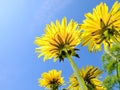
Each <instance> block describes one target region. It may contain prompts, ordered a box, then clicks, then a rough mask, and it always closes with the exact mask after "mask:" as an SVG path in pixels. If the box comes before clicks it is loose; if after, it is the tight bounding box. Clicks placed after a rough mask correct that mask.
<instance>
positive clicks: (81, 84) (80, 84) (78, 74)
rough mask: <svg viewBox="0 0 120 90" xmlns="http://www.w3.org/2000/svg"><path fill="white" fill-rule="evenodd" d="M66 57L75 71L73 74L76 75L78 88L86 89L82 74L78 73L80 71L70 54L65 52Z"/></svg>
mask: <svg viewBox="0 0 120 90" xmlns="http://www.w3.org/2000/svg"><path fill="white" fill-rule="evenodd" d="M67 58H68V60H69V62H70V64H71V66H72V68H73V70H74V73H75V75H76V77H77V80H78V83H79V86H80V89H79V90H87V87H86V85H85V82H84V80H83V78H82V76H81V75H80V71H79V69H78V67H77V66H76V64H75V62H74V61H73V59H72V58H71V56H70V55H68V54H67Z"/></svg>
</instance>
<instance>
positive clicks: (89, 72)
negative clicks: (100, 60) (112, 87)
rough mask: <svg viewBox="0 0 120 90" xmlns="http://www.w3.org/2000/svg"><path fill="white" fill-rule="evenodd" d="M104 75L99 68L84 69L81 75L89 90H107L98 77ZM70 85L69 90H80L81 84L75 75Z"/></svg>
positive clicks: (72, 76)
mask: <svg viewBox="0 0 120 90" xmlns="http://www.w3.org/2000/svg"><path fill="white" fill-rule="evenodd" d="M101 73H102V71H101V70H99V69H98V68H97V67H93V66H87V67H86V69H84V68H82V69H81V70H80V74H81V76H82V77H83V79H84V81H85V84H86V86H87V87H88V90H105V88H104V87H103V86H101V81H100V80H98V79H97V77H98V76H99V75H100V74H101ZM69 80H70V85H69V86H68V89H69V90H79V87H80V86H79V83H78V80H77V77H76V76H75V74H73V75H71V77H70V79H69Z"/></svg>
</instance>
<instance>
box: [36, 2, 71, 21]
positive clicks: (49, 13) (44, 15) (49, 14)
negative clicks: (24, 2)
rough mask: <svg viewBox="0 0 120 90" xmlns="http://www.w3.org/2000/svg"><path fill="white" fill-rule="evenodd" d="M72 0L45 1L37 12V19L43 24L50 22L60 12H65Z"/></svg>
mask: <svg viewBox="0 0 120 90" xmlns="http://www.w3.org/2000/svg"><path fill="white" fill-rule="evenodd" d="M71 2H72V0H62V1H61V0H44V1H43V2H42V3H41V5H40V7H39V10H38V12H37V15H36V18H37V19H39V20H40V21H41V22H43V21H44V22H45V21H49V20H50V19H52V18H54V17H53V16H55V15H57V13H59V12H60V11H63V10H64V8H66V7H67V6H68V5H69V4H70V3H71Z"/></svg>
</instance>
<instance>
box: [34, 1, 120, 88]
mask: <svg viewBox="0 0 120 90" xmlns="http://www.w3.org/2000/svg"><path fill="white" fill-rule="evenodd" d="M85 17H86V19H85V20H83V23H82V24H78V23H77V22H75V21H74V20H70V22H69V23H68V24H67V19H66V17H64V18H63V19H62V22H61V23H60V22H59V21H58V20H56V23H53V22H51V24H50V25H49V24H47V25H46V28H45V29H44V32H45V34H43V35H42V36H41V37H36V40H35V42H34V43H35V44H36V45H37V46H39V47H38V48H36V52H37V53H38V58H40V57H41V56H44V61H46V60H48V59H51V58H54V61H56V60H58V59H59V60H60V61H64V58H68V60H71V58H70V57H72V56H76V57H79V55H78V54H77V53H76V50H79V49H77V48H75V47H76V46H77V45H79V44H80V43H81V44H82V46H88V50H89V51H90V52H96V51H100V50H102V45H104V50H107V49H108V48H111V47H112V45H113V44H114V43H117V44H119V42H120V3H119V2H118V1H116V2H115V3H114V4H113V6H112V8H111V9H110V10H108V6H107V5H106V3H100V4H99V5H97V6H96V8H94V9H93V13H90V12H89V13H87V14H85ZM88 37H89V38H88ZM70 63H71V64H72V68H73V69H74V68H75V69H74V72H75V73H74V74H73V75H72V76H71V77H70V85H69V86H68V89H67V90H87V89H83V88H84V87H82V86H81V85H85V87H86V86H87V88H88V90H105V88H104V87H103V86H101V81H100V80H98V79H97V76H98V75H99V74H101V73H102V71H101V70H98V68H96V67H93V66H87V67H86V69H84V68H82V69H81V70H80V71H78V69H77V68H76V66H75V65H74V62H71V61H70ZM61 72H62V71H58V72H57V71H56V70H51V71H49V72H48V73H46V72H45V73H43V74H42V78H40V79H39V85H40V86H44V87H46V88H50V89H52V90H57V88H58V87H59V86H61V85H62V84H63V83H64V80H63V77H61ZM79 74H80V77H79ZM79 78H80V79H79ZM81 78H82V79H81ZM79 80H80V81H79ZM82 80H84V82H82V83H83V84H81V83H80V82H81V81H82ZM53 88H54V89H53ZM79 88H81V89H79Z"/></svg>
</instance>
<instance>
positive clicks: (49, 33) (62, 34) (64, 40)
mask: <svg viewBox="0 0 120 90" xmlns="http://www.w3.org/2000/svg"><path fill="white" fill-rule="evenodd" d="M77 26H78V24H77V23H76V22H74V21H73V20H70V22H69V23H68V24H67V19H66V18H63V19H62V23H60V22H59V21H58V20H56V24H54V23H53V22H51V24H50V25H48V24H47V25H46V28H45V34H43V35H42V36H41V37H36V40H35V42H34V43H35V44H36V45H38V46H39V47H38V48H36V52H37V53H38V54H39V55H38V58H39V57H41V56H44V61H46V60H47V59H51V58H54V61H56V60H57V59H58V58H59V59H60V61H62V60H64V58H65V57H66V53H68V54H69V55H70V56H76V57H79V56H78V54H76V52H75V51H76V50H78V49H76V48H75V46H77V45H78V44H79V43H80V39H79V37H80V31H79V30H77Z"/></svg>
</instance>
